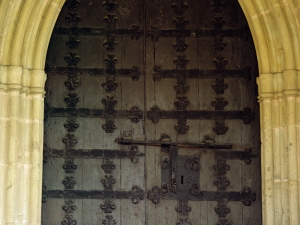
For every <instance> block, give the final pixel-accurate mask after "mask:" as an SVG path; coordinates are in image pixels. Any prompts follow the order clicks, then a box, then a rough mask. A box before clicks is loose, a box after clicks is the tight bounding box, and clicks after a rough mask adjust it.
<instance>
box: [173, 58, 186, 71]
mask: <svg viewBox="0 0 300 225" xmlns="http://www.w3.org/2000/svg"><path fill="white" fill-rule="evenodd" d="M173 62H174V64H175V65H176V69H178V70H185V69H186V66H187V65H188V64H189V63H190V61H189V60H188V59H187V58H186V55H177V58H175V59H174V60H173Z"/></svg>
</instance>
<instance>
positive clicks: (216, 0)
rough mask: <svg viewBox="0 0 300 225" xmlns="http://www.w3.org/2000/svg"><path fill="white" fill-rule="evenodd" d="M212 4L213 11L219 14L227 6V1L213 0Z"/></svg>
mask: <svg viewBox="0 0 300 225" xmlns="http://www.w3.org/2000/svg"><path fill="white" fill-rule="evenodd" d="M210 6H211V9H212V10H213V12H214V13H217V14H218V13H221V12H222V10H223V9H224V8H225V3H224V2H223V1H222V0H213V1H212V3H211V4H210Z"/></svg>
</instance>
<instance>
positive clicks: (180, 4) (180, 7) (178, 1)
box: [171, 0, 188, 16]
mask: <svg viewBox="0 0 300 225" xmlns="http://www.w3.org/2000/svg"><path fill="white" fill-rule="evenodd" d="M171 6H172V9H173V10H174V12H175V14H176V15H178V16H182V15H183V14H184V12H185V11H186V10H187V9H188V5H187V4H186V3H185V2H184V1H183V0H175V1H174V2H173V3H172V5H171Z"/></svg>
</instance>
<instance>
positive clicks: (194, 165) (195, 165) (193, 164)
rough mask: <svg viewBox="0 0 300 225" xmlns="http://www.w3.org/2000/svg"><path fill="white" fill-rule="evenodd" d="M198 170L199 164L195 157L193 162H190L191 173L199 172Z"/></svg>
mask: <svg viewBox="0 0 300 225" xmlns="http://www.w3.org/2000/svg"><path fill="white" fill-rule="evenodd" d="M199 169H200V162H199V160H198V159H197V158H196V157H195V158H194V159H193V161H192V162H191V170H193V171H199Z"/></svg>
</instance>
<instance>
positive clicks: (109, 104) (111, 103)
mask: <svg viewBox="0 0 300 225" xmlns="http://www.w3.org/2000/svg"><path fill="white" fill-rule="evenodd" d="M101 102H102V104H104V106H105V118H114V117H115V116H116V110H115V105H116V104H117V103H118V102H117V100H116V99H115V98H114V97H113V96H106V97H104V98H102V100H101Z"/></svg>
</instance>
